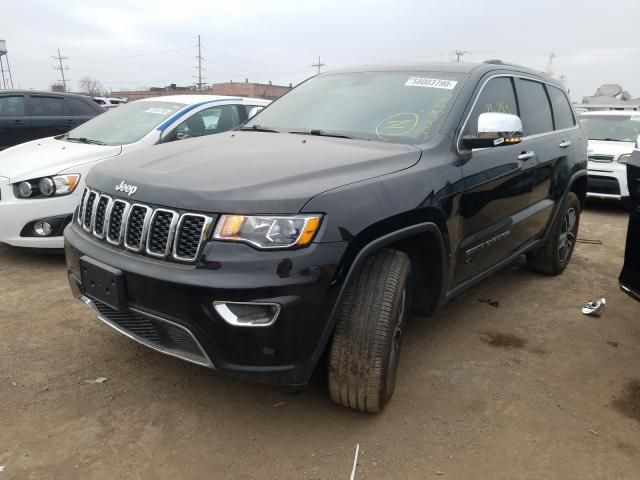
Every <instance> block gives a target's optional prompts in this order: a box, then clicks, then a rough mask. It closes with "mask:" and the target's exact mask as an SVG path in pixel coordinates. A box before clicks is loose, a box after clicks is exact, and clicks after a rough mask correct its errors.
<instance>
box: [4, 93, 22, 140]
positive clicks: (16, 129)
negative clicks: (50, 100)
mask: <svg viewBox="0 0 640 480" xmlns="http://www.w3.org/2000/svg"><path fill="white" fill-rule="evenodd" d="M27 140H29V117H28V116H27V112H26V106H25V98H24V95H22V94H9V95H7V94H5V95H1V94H0V150H3V149H5V148H8V147H12V146H13V145H17V144H19V143H23V142H26V141H27Z"/></svg>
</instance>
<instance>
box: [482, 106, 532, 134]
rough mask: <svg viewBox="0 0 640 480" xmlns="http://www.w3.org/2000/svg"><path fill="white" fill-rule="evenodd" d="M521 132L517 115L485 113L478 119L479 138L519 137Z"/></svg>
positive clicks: (520, 122)
mask: <svg viewBox="0 0 640 480" xmlns="http://www.w3.org/2000/svg"><path fill="white" fill-rule="evenodd" d="M522 132H523V129H522V120H520V117H518V116H517V115H512V114H510V113H499V112H486V113H481V114H480V116H479V117H478V137H479V138H500V137H506V136H512V137H521V136H522Z"/></svg>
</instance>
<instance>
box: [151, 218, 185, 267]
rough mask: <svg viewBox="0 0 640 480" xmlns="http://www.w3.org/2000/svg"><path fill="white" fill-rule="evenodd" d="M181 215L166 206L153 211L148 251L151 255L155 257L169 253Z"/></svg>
mask: <svg viewBox="0 0 640 480" xmlns="http://www.w3.org/2000/svg"><path fill="white" fill-rule="evenodd" d="M179 217H180V214H179V213H178V212H174V211H173V210H165V209H164V208H158V209H157V210H155V211H154V212H153V215H152V216H151V222H150V227H149V234H148V235H147V253H148V254H149V255H152V256H154V257H166V256H167V255H169V252H171V246H172V243H173V237H174V236H175V231H176V226H177V224H178V218H179Z"/></svg>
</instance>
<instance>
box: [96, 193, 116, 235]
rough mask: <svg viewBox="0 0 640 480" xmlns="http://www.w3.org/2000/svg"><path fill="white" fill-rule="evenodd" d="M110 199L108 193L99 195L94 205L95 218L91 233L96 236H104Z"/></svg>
mask: <svg viewBox="0 0 640 480" xmlns="http://www.w3.org/2000/svg"><path fill="white" fill-rule="evenodd" d="M111 203H112V199H111V197H110V196H109V195H104V194H103V195H100V196H99V197H98V201H97V203H96V207H95V218H94V221H93V234H94V235H95V236H96V237H98V238H104V235H105V228H104V227H105V225H106V222H107V216H108V213H109V210H110V207H111Z"/></svg>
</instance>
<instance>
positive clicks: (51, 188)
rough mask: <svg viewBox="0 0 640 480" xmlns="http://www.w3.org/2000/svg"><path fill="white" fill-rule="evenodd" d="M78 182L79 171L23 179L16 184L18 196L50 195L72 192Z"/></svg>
mask: <svg viewBox="0 0 640 480" xmlns="http://www.w3.org/2000/svg"><path fill="white" fill-rule="evenodd" d="M79 182H80V174H79V173H71V174H69V175H55V176H52V177H42V178H34V179H32V180H25V181H23V182H20V183H18V184H17V186H16V196H17V197H18V198H35V197H52V196H59V195H68V194H70V193H72V192H73V191H74V190H75V189H76V187H77V186H78V183H79Z"/></svg>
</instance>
